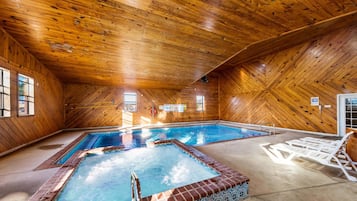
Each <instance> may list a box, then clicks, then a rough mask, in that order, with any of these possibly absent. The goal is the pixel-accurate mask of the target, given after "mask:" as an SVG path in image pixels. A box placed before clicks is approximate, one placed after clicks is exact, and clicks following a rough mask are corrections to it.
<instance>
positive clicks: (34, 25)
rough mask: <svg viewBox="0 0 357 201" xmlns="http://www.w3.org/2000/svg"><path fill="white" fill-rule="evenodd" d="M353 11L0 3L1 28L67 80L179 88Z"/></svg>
mask: <svg viewBox="0 0 357 201" xmlns="http://www.w3.org/2000/svg"><path fill="white" fill-rule="evenodd" d="M356 10H357V1H356V0H343V1H342V0H340V1H338V0H249V1H247V0H225V1H221V0H201V1H196V0H93V1H88V0H0V20H1V21H0V22H1V24H0V25H1V26H2V27H3V28H4V29H5V30H7V31H8V32H9V33H10V34H11V35H12V36H13V37H14V38H15V39H16V40H17V41H19V42H20V43H21V44H22V45H23V46H24V47H26V48H27V49H28V50H29V51H30V52H31V53H32V54H34V55H35V56H36V57H37V58H38V59H39V60H40V61H41V62H42V63H43V64H44V65H45V66H46V67H48V68H49V69H50V70H51V71H53V72H54V73H55V74H56V75H57V76H58V77H59V78H60V79H61V80H62V81H63V82H64V83H87V84H95V85H112V86H113V85H114V86H129V87H136V88H182V87H185V86H187V85H189V84H191V83H193V82H195V81H197V80H199V79H200V78H201V77H202V76H204V75H205V74H207V73H208V72H210V71H212V70H214V69H215V68H217V67H218V66H220V65H222V64H224V62H225V61H227V59H228V58H230V57H232V55H235V54H236V53H237V52H239V53H240V54H239V55H240V57H239V55H238V57H237V58H238V59H239V60H247V59H249V57H254V55H259V54H261V52H260V51H263V52H264V51H266V50H267V49H268V50H269V49H272V48H269V47H270V46H269V44H268V45H267V44H266V42H265V43H264V41H267V40H271V39H272V38H273V39H275V40H278V39H279V38H280V37H282V36H284V33H290V32H292V31H294V30H299V29H304V28H308V27H311V26H314V25H318V24H319V23H320V26H321V23H322V22H324V21H326V20H327V21H328V20H329V19H336V18H339V16H342V17H345V18H346V19H352V20H347V22H348V23H356V15H355V13H356ZM346 16H352V18H350V17H346ZM337 22H339V23H341V20H340V21H338V20H337ZM342 22H344V20H343V21H342ZM333 26H334V24H333ZM330 27H331V26H330ZM312 30H314V29H312ZM322 30H323V29H322ZM308 33H311V29H310V32H308ZM304 35H305V36H304ZM306 35H307V34H306V33H304V32H303V31H302V33H301V34H300V35H298V36H296V37H299V36H304V38H305V39H306V38H308V37H307V36H306ZM294 41H295V40H294V39H292V40H286V37H285V41H284V42H283V43H281V42H280V43H279V42H277V43H275V45H279V44H280V45H281V46H284V47H285V46H287V45H288V44H289V43H292V44H294ZM252 44H254V46H250V45H252ZM259 44H262V45H261V46H262V47H260V45H259ZM246 47H251V48H248V51H250V52H248V53H244V51H245V50H246ZM260 48H262V50H260ZM275 48H278V47H274V49H275ZM242 52H243V53H242ZM236 56H237V55H236ZM242 57H243V58H242ZM232 62H233V64H236V63H237V62H239V61H237V60H234V61H232ZM232 62H231V65H232Z"/></svg>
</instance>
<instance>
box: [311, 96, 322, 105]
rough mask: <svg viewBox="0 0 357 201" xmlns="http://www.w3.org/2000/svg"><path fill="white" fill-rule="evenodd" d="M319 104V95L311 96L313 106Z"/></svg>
mask: <svg viewBox="0 0 357 201" xmlns="http://www.w3.org/2000/svg"><path fill="white" fill-rule="evenodd" d="M319 105H320V101H319V97H311V106H319Z"/></svg>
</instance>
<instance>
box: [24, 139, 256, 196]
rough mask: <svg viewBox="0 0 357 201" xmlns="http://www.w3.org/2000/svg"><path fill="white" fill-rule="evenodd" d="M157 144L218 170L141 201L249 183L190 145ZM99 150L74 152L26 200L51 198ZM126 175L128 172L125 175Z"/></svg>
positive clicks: (109, 149)
mask: <svg viewBox="0 0 357 201" xmlns="http://www.w3.org/2000/svg"><path fill="white" fill-rule="evenodd" d="M157 144H175V145H177V146H178V147H180V148H181V149H182V150H183V151H185V152H186V153H188V154H190V155H191V156H192V157H193V158H195V159H197V160H198V161H201V162H202V163H204V164H206V165H207V166H209V167H211V168H212V169H214V170H215V171H217V172H218V173H219V175H218V176H216V177H214V178H211V179H206V180H203V181H199V182H196V183H193V184H189V185H186V186H183V187H179V188H175V189H171V190H168V191H165V192H161V193H157V194H154V195H151V196H148V197H145V198H143V199H142V200H143V201H193V200H199V199H201V198H204V197H207V196H210V195H212V194H215V193H218V192H221V191H226V190H228V189H231V188H233V187H236V186H238V185H242V184H244V183H248V182H249V179H248V177H246V176H244V175H242V174H240V173H238V172H236V171H235V170H233V169H231V168H229V167H227V166H225V165H224V164H222V163H219V162H218V161H216V160H214V159H212V158H210V157H209V156H207V155H204V154H203V153H201V152H200V151H198V150H197V149H195V148H193V147H189V146H186V145H185V144H183V143H181V142H180V141H178V140H175V139H173V140H163V141H158V142H155V145H157ZM98 149H100V151H112V150H122V149H124V147H123V146H119V147H106V148H98ZM98 149H92V150H86V151H78V152H76V153H75V154H74V155H73V156H72V157H71V158H70V159H69V160H68V161H67V162H66V163H65V164H64V165H63V166H62V167H61V168H60V169H59V170H58V171H57V172H56V173H55V175H54V176H53V177H51V178H50V179H49V180H48V181H47V182H45V184H43V185H42V186H41V187H40V189H39V190H38V191H37V192H36V193H35V194H34V195H33V196H32V197H31V198H30V199H29V201H52V200H54V199H55V198H56V196H57V195H58V194H59V192H60V191H61V190H62V188H63V187H64V185H65V183H66V181H67V180H68V179H69V177H70V176H71V175H72V174H73V172H74V170H75V169H76V168H77V166H78V165H79V163H80V162H81V161H82V159H83V158H84V157H86V155H88V154H91V153H95V151H96V150H98ZM128 176H129V175H128Z"/></svg>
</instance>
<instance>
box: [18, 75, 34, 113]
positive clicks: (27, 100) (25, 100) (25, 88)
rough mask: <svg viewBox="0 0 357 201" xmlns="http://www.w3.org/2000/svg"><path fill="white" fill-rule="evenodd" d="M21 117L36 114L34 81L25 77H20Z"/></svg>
mask: <svg viewBox="0 0 357 201" xmlns="http://www.w3.org/2000/svg"><path fill="white" fill-rule="evenodd" d="M18 82H19V86H18V87H19V88H18V95H19V105H18V106H19V116H26V115H34V114H35V95H34V94H35V93H34V80H33V78H31V77H28V76H25V75H21V74H19V75H18Z"/></svg>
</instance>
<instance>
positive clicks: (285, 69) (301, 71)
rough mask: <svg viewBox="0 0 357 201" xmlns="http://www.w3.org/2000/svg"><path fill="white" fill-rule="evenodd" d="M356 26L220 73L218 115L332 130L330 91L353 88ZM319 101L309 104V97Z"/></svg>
mask: <svg viewBox="0 0 357 201" xmlns="http://www.w3.org/2000/svg"><path fill="white" fill-rule="evenodd" d="M356 65H357V27H356V26H352V27H348V28H345V29H341V30H338V31H336V32H333V33H330V34H328V35H325V36H322V37H319V38H317V39H316V40H313V41H310V42H306V43H303V44H300V45H297V46H294V47H291V48H289V49H285V50H282V51H279V52H276V53H273V54H270V55H267V56H264V57H261V58H260V59H258V60H256V61H250V62H247V63H243V64H240V65H238V66H236V67H235V68H232V69H227V70H224V71H222V72H221V73H220V78H219V79H220V82H219V84H220V97H219V99H220V118H221V119H222V120H228V121H236V122H244V123H252V124H272V123H274V124H275V125H276V126H278V127H284V128H293V129H300V130H309V131H317V132H328V133H336V126H337V125H336V124H337V123H336V118H337V117H336V111H337V108H336V102H337V100H336V95H337V94H342V93H357V66H356ZM316 96H317V97H319V98H320V104H322V105H331V106H332V107H331V108H323V109H322V111H321V112H320V111H319V109H318V107H316V106H310V97H316Z"/></svg>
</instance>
